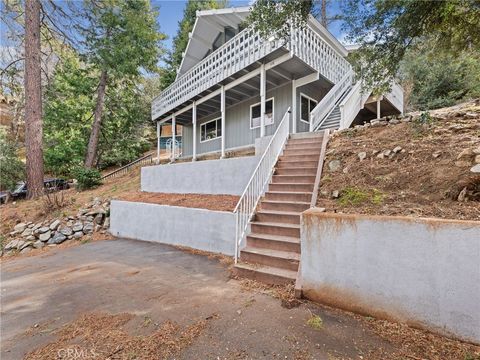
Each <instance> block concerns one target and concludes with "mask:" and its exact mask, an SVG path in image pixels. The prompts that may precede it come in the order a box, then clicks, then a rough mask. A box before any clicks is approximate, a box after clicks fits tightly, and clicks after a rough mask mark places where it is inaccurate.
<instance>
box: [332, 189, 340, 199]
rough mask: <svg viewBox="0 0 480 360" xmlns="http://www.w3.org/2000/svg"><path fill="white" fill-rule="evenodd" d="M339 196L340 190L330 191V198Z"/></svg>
mask: <svg viewBox="0 0 480 360" xmlns="http://www.w3.org/2000/svg"><path fill="white" fill-rule="evenodd" d="M339 196H340V191H338V190H333V191H332V198H334V199H337V198H338V197H339Z"/></svg>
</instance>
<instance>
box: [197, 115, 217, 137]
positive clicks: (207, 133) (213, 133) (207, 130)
mask: <svg viewBox="0 0 480 360" xmlns="http://www.w3.org/2000/svg"><path fill="white" fill-rule="evenodd" d="M221 136H222V119H221V118H218V119H214V120H210V121H207V122H206V123H203V124H201V125H200V142H205V141H209V140H213V139H216V138H219V137H221Z"/></svg>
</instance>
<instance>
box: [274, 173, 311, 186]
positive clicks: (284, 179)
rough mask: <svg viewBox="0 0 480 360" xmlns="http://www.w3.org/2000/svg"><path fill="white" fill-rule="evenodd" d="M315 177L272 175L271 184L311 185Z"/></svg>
mask: <svg viewBox="0 0 480 360" xmlns="http://www.w3.org/2000/svg"><path fill="white" fill-rule="evenodd" d="M314 182H315V175H273V176H272V184H278V183H283V184H313V183H314Z"/></svg>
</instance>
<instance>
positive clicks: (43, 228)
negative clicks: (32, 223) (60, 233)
mask: <svg viewBox="0 0 480 360" xmlns="http://www.w3.org/2000/svg"><path fill="white" fill-rule="evenodd" d="M47 231H50V228H49V227H48V226H44V227H41V228H40V229H38V233H39V234H43V233H46V232H47Z"/></svg>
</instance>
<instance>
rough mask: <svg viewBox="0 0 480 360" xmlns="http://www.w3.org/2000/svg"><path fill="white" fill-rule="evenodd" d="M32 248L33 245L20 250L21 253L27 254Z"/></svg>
mask: <svg viewBox="0 0 480 360" xmlns="http://www.w3.org/2000/svg"><path fill="white" fill-rule="evenodd" d="M31 250H32V248H31V247H26V248H24V249H22V251H20V254H26V253H28V252H30V251H31Z"/></svg>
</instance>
